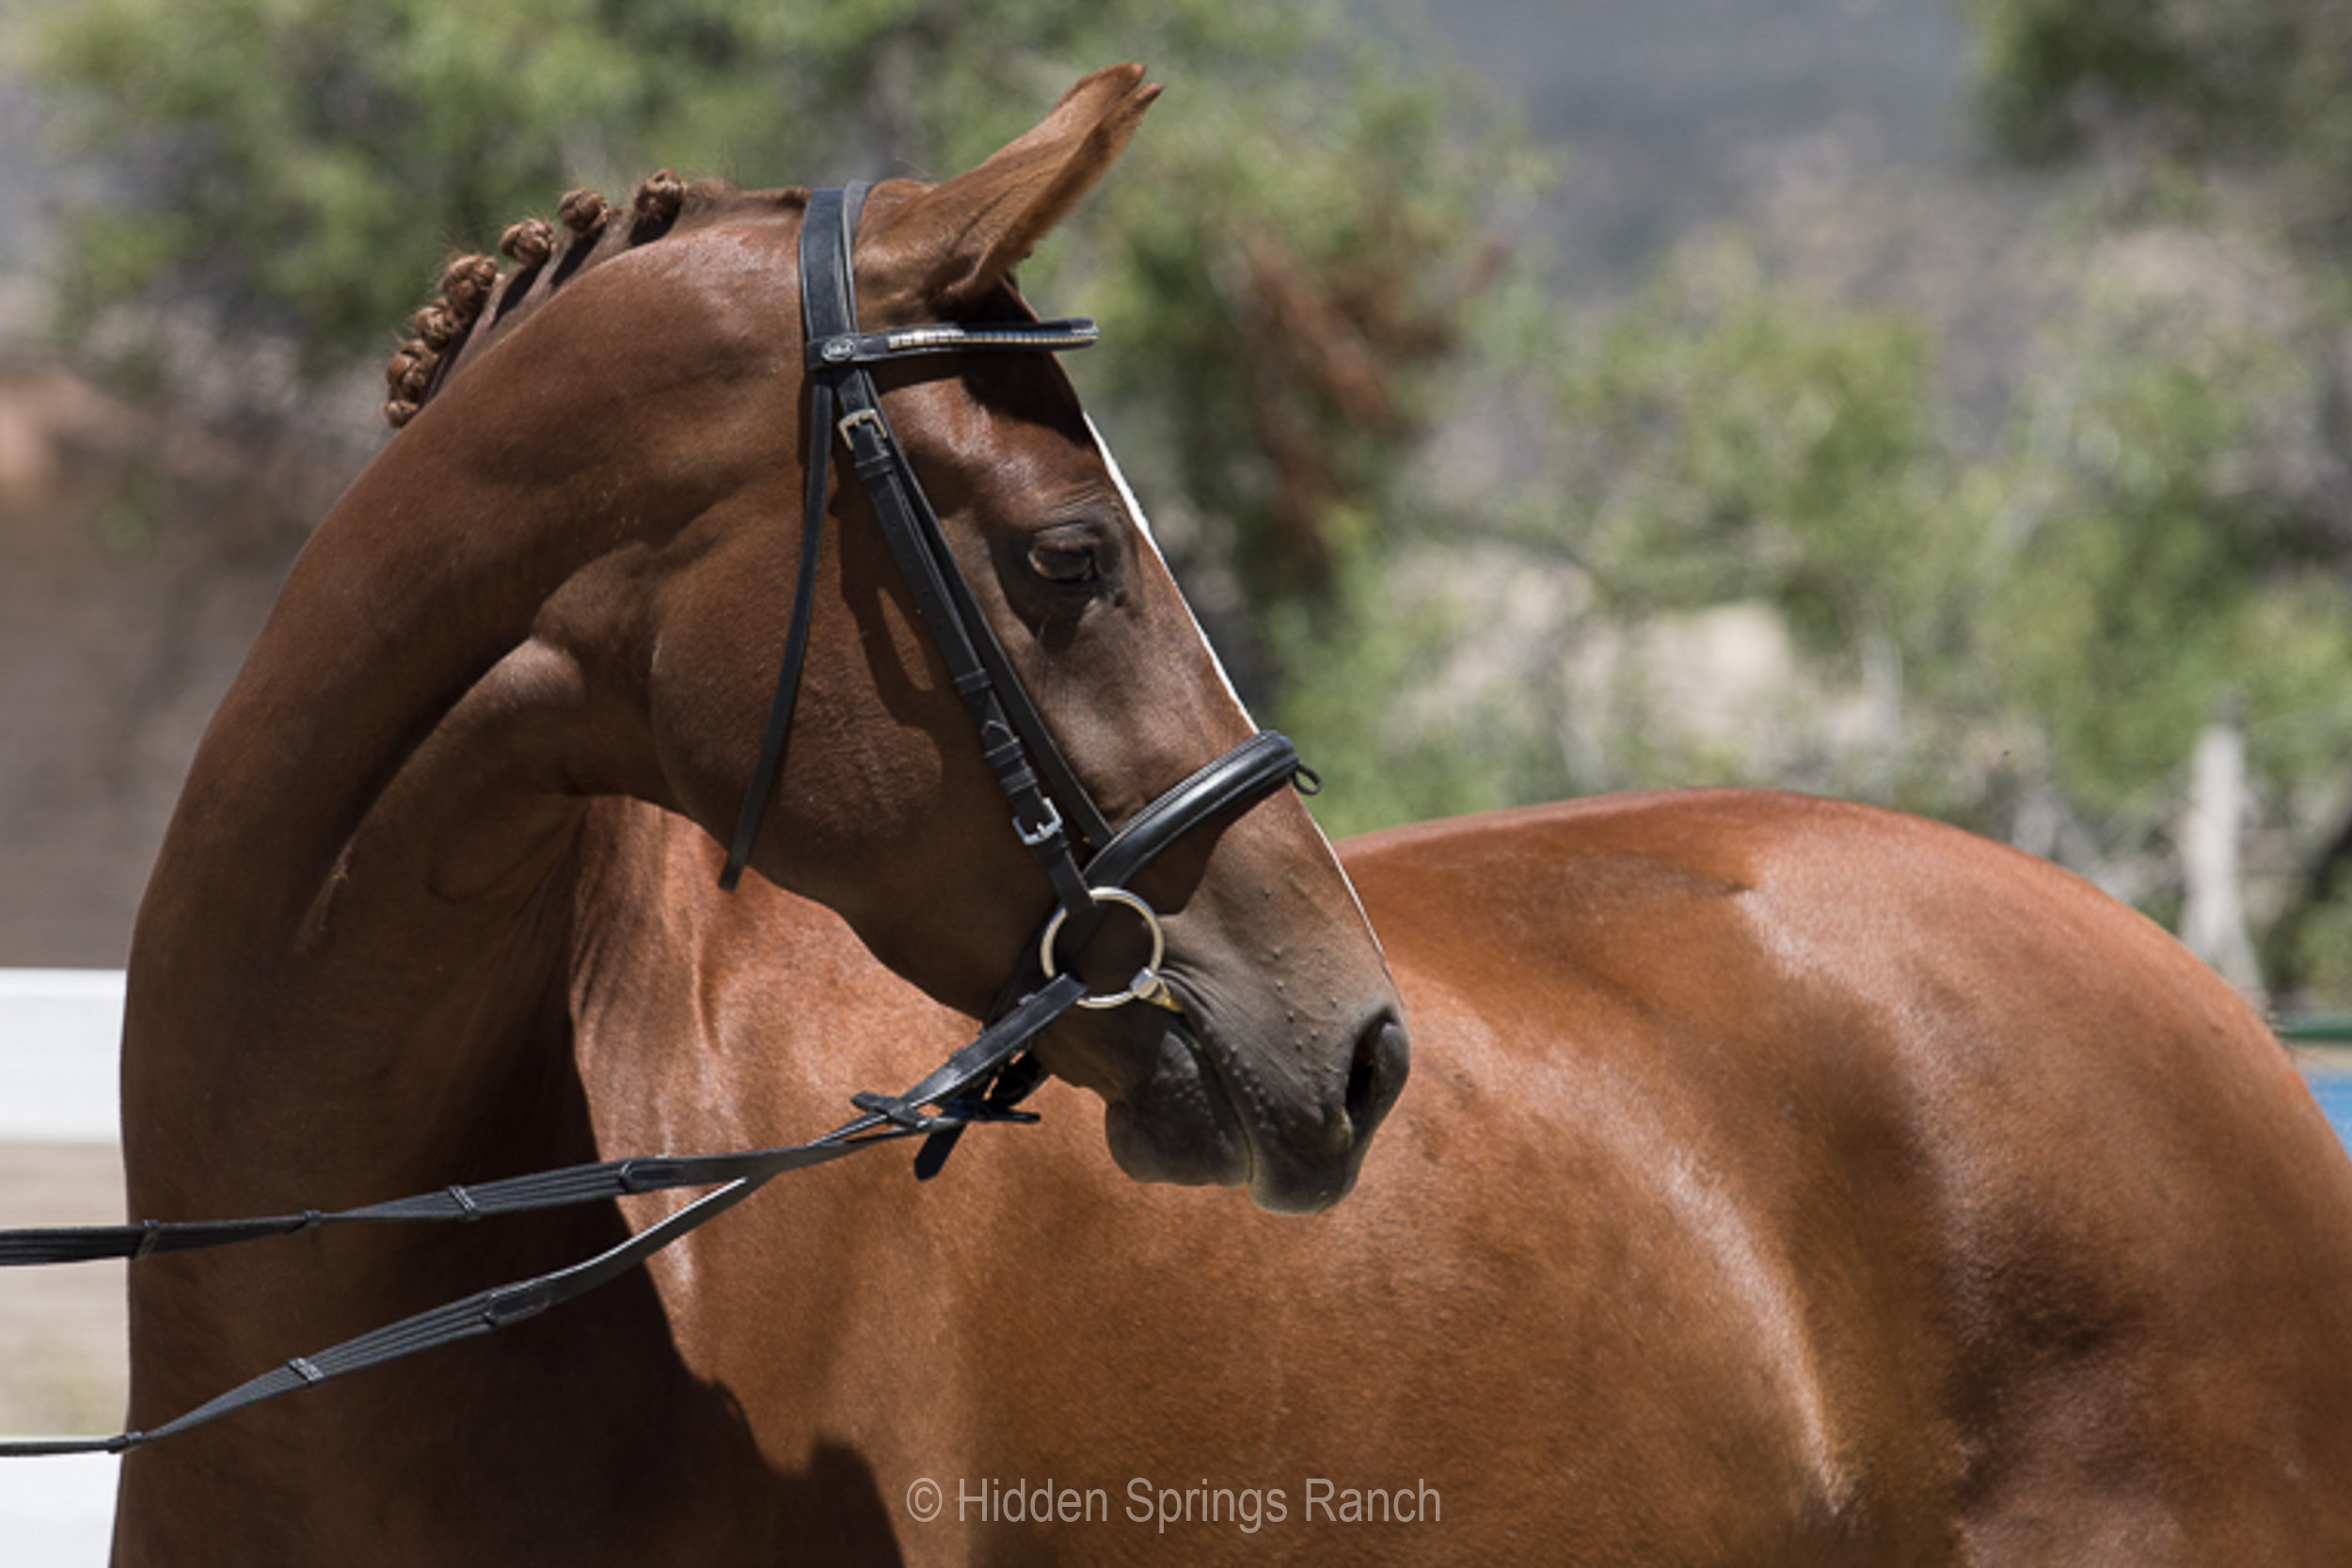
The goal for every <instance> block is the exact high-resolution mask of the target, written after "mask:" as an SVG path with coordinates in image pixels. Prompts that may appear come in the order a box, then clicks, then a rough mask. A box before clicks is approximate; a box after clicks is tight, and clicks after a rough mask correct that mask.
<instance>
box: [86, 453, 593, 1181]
mask: <svg viewBox="0 0 2352 1568" xmlns="http://www.w3.org/2000/svg"><path fill="white" fill-rule="evenodd" d="M434 436H435V432H434V431H433V430H432V429H430V428H428V427H427V425H425V424H424V423H423V422H421V423H420V424H419V425H418V426H416V427H413V428H412V429H411V431H410V432H408V433H407V434H405V435H404V436H402V437H401V438H400V439H399V440H397V441H395V443H394V444H393V446H392V447H391V448H390V449H388V451H386V452H385V454H384V455H383V457H382V458H380V459H379V460H378V462H377V464H376V465H375V466H374V467H373V468H372V469H371V470H370V471H369V473H368V474H367V475H365V476H363V478H362V479H361V480H360V482H359V483H358V484H357V485H355V486H354V488H353V490H352V491H351V492H350V494H349V495H348V496H347V497H346V498H345V499H344V500H343V501H342V503H341V504H339V505H338V506H337V508H336V509H335V510H334V512H332V513H331V514H330V515H328V517H327V518H326V521H325V522H324V523H323V524H322V525H321V527H320V529H319V531H318V532H317V534H316V535H315V536H314V537H313V539H312V541H311V543H310V546H309V547H308V548H306V549H305V551H304V552H303V554H302V556H301V558H300V559H299V560H298V561H297V562H296V565H295V567H294V571H293V573H292V574H291V575H290V577H289V578H288V581H287V584H286V587H285V589H284V591H283V593H282V594H281V595H280V598H279V601H278V606H277V608H276V609H275V610H274V611H273V612H272V614H271V616H270V619H269V621H268V623H267V625H266V626H265V627H264V628H263V630H262V634H261V636H260V638H259V639H258V640H257V641H256V643H255V645H254V647H253V649H252V651H251V653H250V655H249V656H248V658H247V660H246V664H245V666H244V668H243V670H242V672H241V673H240V674H239V676H238V678H237V679H236V681H235V682H234V684H233V685H232V687H231V689H230V692H229V694H228V696H227V697H226V698H225V700H224V701H223V703H222V705H221V706H220V708H219V710H218V712H217V714H216V715H215V720H214V722H213V724H212V727H211V729H210V730H209V731H208V733H207V735H206V737H205V739H204V741H203V743H202V745H201V746H200V747H199V752H198V754H197V757H196V759H195V762H194V765H193V767H192V768H191V770H190V774H189V777H188V781H187V784H186V785H185V787H184V789H183V794H182V797H181V800H180V803H179V806H178V809H177V811H176V812H175V814H174V816H173V820H172V822H171V825H170V827H169V829H168V831H167V834H166V839H165V843H164V846H163V849H162V852H161V854H160V855H159V857H158V860H157V863H156V867H155V870H154V873H153V876H152V878H151V881H150V884H149V889H148V893H147V896H146V899H145V901H144V903H143V904H142V907H141V911H140V916H139V920H138V925H137V929H136V932H135V939H134V942H133V952H132V963H131V988H130V989H131V995H130V1008H129V1013H128V1016H127V1019H126V1030H125V1052H126V1072H125V1100H124V1115H125V1132H126V1137H127V1138H128V1139H129V1140H131V1142H132V1144H133V1152H134V1164H135V1165H136V1164H137V1161H136V1155H137V1153H138V1146H139V1143H140V1140H141V1139H143V1138H146V1137H150V1136H156V1135H160V1136H163V1137H164V1138H165V1140H166V1142H167V1143H168V1142H170V1141H172V1139H173V1138H174V1137H186V1138H193V1139H196V1140H199V1141H201V1140H203V1139H205V1138H207V1137H209V1136H211V1135H213V1134H214V1133H215V1132H219V1133H230V1132H233V1135H234V1136H235V1137H236V1138H237V1140H238V1141H239V1142H240V1144H241V1145H244V1146H245V1147H248V1148H250V1147H251V1140H252V1139H254V1138H256V1137H259V1138H262V1139H264V1140H266V1139H268V1138H270V1137H274V1136H280V1135H282V1136H285V1137H287V1138H289V1139H290V1140H294V1141H293V1142H290V1145H289V1147H288V1148H287V1149H285V1150H284V1151H283V1153H284V1157H285V1159H284V1163H286V1164H305V1163H312V1164H314V1163H315V1162H316V1160H317V1159H318V1151H317V1149H316V1148H310V1147H299V1145H300V1143H301V1140H302V1139H305V1138H308V1137H310V1135H311V1132H310V1130H316V1131H317V1132H318V1133H319V1134H320V1135H322V1136H326V1137H330V1138H331V1137H332V1136H333V1133H332V1132H328V1131H327V1130H328V1129H331V1128H333V1127H334V1126H335V1125H336V1124H337V1123H364V1122H365V1121H368V1120H381V1121H382V1122H384V1123H385V1124H387V1125H405V1127H407V1128H409V1129H411V1130H428V1129H431V1128H433V1127H435V1126H437V1125H445V1124H447V1123H448V1121H449V1118H450V1117H451V1116H452V1115H454V1114H456V1113H454V1112H453V1111H452V1110H451V1109H450V1108H451V1107H454V1106H477V1105H478V1106H480V1107H481V1108H482V1110H483V1112H484V1113H485V1114H486V1113H487V1112H488V1110H489V1109H490V1105H491V1102H490V1101H489V1100H487V1099H486V1098H485V1096H484V1094H483V1093H482V1092H481V1091H482V1088H483V1085H484V1084H485V1081H486V1079H488V1078H489V1077H491V1076H493V1075H497V1074H506V1075H508V1076H509V1077H510V1078H511V1076H512V1074H513V1071H514V1063H513V1060H512V1057H513V1053H514V1048H516V1046H517V1045H518V1044H519V1043H520V1042H522V1041H525V1040H527V1039H530V1038H533V1037H536V1036H539V1035H543V1034H545V1033H547V1032H548V1027H549V1025H548V1017H549V1005H550V1000H551V998H554V999H560V983H561V966H560V962H559V959H558V955H559V953H560V949H561V944H562V942H563V940H564V929H565V926H566V923H567V920H568V912H567V909H566V896H565V894H566V881H565V877H564V862H565V857H566V854H567V852H568V851H567V835H568V834H569V833H570V832H573V831H574V830H575V829H576V826H577V822H578V816H579V807H578V805H577V803H576V798H575V797H573V796H570V795H567V794H565V793H564V792H563V791H562V790H561V789H559V788H557V787H554V784H553V782H552V781H551V780H549V779H548V778H547V777H542V776H535V775H534V773H533V771H532V769H533V768H539V769H541V770H542V771H544V770H545V769H546V768H548V766H549V765H550V763H551V756H550V753H549V751H548V747H546V746H538V745H534V741H533V736H532V734H531V727H532V725H533V724H545V723H546V722H548V720H547V719H546V718H545V715H544V713H535V710H534V701H537V700H538V699H546V701H538V706H539V707H540V708H544V707H546V706H547V705H548V702H552V703H553V704H555V705H559V706H560V705H561V702H562V700H563V698H564V694H565V687H564V682H565V678H566V672H565V671H564V669H563V668H561V667H550V666H549V660H550V659H551V657H552V656H548V655H546V654H545V653H544V651H543V650H540V649H539V648H538V647H537V645H536V644H534V643H533V641H532V636H531V632H532V623H533V621H534V618H535V617H536V616H537V615H538V614H539V613H540V612H541V610H542V609H543V607H544V606H545V605H546V604H547V603H548V599H549V597H550V595H551V594H554V593H555V592H556V591H558V590H559V589H560V588H561V587H562V586H563V585H564V583H566V582H567V581H568V580H570V579H571V578H574V577H575V576H576V575H577V574H578V573H579V572H580V570H581V568H582V567H583V566H584V565H585V564H586V563H587V562H590V561H592V560H593V559H595V557H596V555H597V554H598V553H599V552H601V551H604V550H608V549H610V548H611V547H612V545H613V543H614V541H613V539H612V534H611V532H610V531H606V532H605V533H604V535H603V537H601V538H599V537H596V534H597V530H596V529H595V528H593V527H591V528H586V529H583V528H581V527H580V526H579V523H580V515H579V512H578V510H577V505H576V502H577V498H576V496H574V495H572V494H569V493H567V492H566V491H565V489H564V487H563V486H562V485H560V484H559V485H551V486H548V487H547V493H546V494H545V495H544V497H543V498H541V499H534V498H533V497H532V495H531V494H530V493H529V490H528V488H517V487H513V486H508V487H487V486H484V485H482V484H479V483H472V484H469V483H459V482H455V481H453V479H452V477H451V476H452V475H453V473H464V472H469V471H474V470H473V469H472V468H471V466H470V465H468V464H465V463H457V464H454V465H452V464H450V463H449V462H448V459H449V457H450V452H449V451H448V450H447V447H448V443H447V442H446V441H437V440H435V439H434ZM557 1010H558V1012H559V1013H560V1008H559V1009H557ZM280 1104H283V1105H288V1106H293V1105H299V1106H300V1107H301V1108H302V1109H301V1112H300V1115H299V1117H296V1118H295V1120H296V1121H297V1122H298V1123H299V1126H298V1127H296V1126H294V1125H290V1124H288V1123H287V1122H285V1121H282V1120H280V1119H279V1118H276V1117H273V1116H272V1115H271V1112H270V1107H271V1106H273V1105H280ZM215 1119H216V1120H217V1121H218V1123H219V1125H217V1126H215V1124H214V1123H215ZM413 1142H414V1143H415V1145H416V1146H417V1149H416V1156H415V1157H416V1159H417V1161H418V1162H419V1163H420V1164H422V1163H423V1162H425V1161H427V1160H429V1159H431V1158H434V1157H435V1156H436V1155H437V1154H438V1155H442V1156H446V1154H447V1153H448V1152H449V1151H448V1150H445V1149H444V1150H434V1149H433V1148H431V1145H432V1143H433V1137H432V1135H431V1132H429V1131H426V1132H422V1133H421V1135H417V1136H414V1137H413ZM255 1152H256V1155H257V1158H255V1159H254V1160H252V1161H250V1162H248V1163H247V1168H248V1169H261V1168H266V1167H267V1166H268V1165H270V1164H273V1163H275V1162H272V1161H271V1160H270V1159H269V1157H268V1153H267V1151H266V1150H256V1151H255ZM322 1174H323V1175H326V1177H327V1179H328V1180H331V1173H322ZM386 1179H388V1176H387V1173H384V1172H380V1171H377V1172H367V1173H361V1172H357V1171H355V1172H354V1173H353V1174H352V1180H353V1181H354V1183H355V1184H357V1185H359V1186H364V1187H373V1185H375V1184H376V1183H377V1182H378V1181H380V1180H386ZM443 1179H444V1180H445V1179H446V1178H443ZM134 1196H135V1199H136V1197H137V1196H138V1195H136V1194H135V1195H134ZM303 1201H305V1202H319V1201H324V1199H322V1198H321V1197H319V1196H316V1195H313V1196H309V1197H306V1198H305V1199H304V1200H303Z"/></svg>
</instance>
